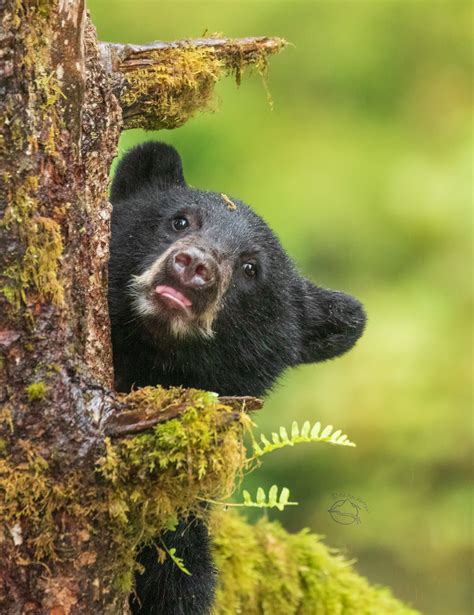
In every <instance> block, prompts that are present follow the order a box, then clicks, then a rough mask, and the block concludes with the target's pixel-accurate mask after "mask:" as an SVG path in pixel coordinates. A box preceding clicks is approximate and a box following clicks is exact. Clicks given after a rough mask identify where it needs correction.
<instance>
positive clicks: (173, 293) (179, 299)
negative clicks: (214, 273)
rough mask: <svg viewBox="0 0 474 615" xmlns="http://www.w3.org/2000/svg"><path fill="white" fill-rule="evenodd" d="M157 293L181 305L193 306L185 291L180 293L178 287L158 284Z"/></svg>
mask: <svg viewBox="0 0 474 615" xmlns="http://www.w3.org/2000/svg"><path fill="white" fill-rule="evenodd" d="M155 293H157V294H158V295H161V296H163V297H167V298H168V299H171V300H172V301H174V302H176V303H177V304H178V305H180V306H181V307H184V308H186V307H191V306H192V302H191V301H190V300H189V299H188V298H187V297H185V296H184V295H183V293H180V292H179V290H176V288H173V287H172V286H157V287H156V288H155Z"/></svg>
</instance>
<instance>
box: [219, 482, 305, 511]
mask: <svg viewBox="0 0 474 615" xmlns="http://www.w3.org/2000/svg"><path fill="white" fill-rule="evenodd" d="M242 495H243V498H244V501H243V502H242V503H238V504H231V505H232V506H245V507H248V508H278V510H280V511H281V510H284V508H285V506H297V505H298V502H290V501H289V500H290V490H289V489H288V488H287V487H283V489H282V490H281V492H280V496H278V487H277V486H276V485H272V486H271V487H270V491H269V492H268V497H267V494H266V493H265V490H264V489H263V488H262V487H259V488H258V489H257V495H256V498H255V501H253V500H252V498H251V496H250V494H249V492H248V491H246V490H244V491H243V492H242Z"/></svg>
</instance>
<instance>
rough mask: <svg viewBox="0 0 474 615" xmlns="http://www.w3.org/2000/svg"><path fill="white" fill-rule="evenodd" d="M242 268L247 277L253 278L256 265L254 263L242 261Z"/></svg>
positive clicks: (255, 272) (255, 273)
mask: <svg viewBox="0 0 474 615" xmlns="http://www.w3.org/2000/svg"><path fill="white" fill-rule="evenodd" d="M242 268H243V270H244V273H245V275H246V276H248V277H249V278H254V277H255V276H256V275H257V265H255V263H244V264H243V265H242Z"/></svg>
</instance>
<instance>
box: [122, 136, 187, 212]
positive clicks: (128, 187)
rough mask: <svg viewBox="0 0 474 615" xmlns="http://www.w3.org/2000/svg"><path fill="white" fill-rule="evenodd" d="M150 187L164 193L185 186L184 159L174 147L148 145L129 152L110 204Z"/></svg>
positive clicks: (125, 157) (162, 144)
mask: <svg viewBox="0 0 474 615" xmlns="http://www.w3.org/2000/svg"><path fill="white" fill-rule="evenodd" d="M150 184H152V185H155V186H156V187H157V188H159V189H161V190H164V189H166V188H171V187H173V186H183V185H185V181H184V176H183V165H182V162H181V158H180V156H179V154H178V152H177V151H176V150H175V149H174V147H171V145H167V144H166V143H160V142H159V141H148V142H147V143H142V144H141V145H137V146H136V147H134V148H133V149H131V150H130V151H129V152H127V153H126V154H125V156H124V157H123V158H122V160H121V161H120V162H119V164H118V166H117V170H116V172H115V176H114V179H113V181H112V186H111V189H110V200H111V201H112V203H116V202H117V201H120V200H123V199H126V198H128V197H130V196H131V195H132V194H134V193H135V192H137V191H138V190H140V189H141V188H143V186H146V185H150Z"/></svg>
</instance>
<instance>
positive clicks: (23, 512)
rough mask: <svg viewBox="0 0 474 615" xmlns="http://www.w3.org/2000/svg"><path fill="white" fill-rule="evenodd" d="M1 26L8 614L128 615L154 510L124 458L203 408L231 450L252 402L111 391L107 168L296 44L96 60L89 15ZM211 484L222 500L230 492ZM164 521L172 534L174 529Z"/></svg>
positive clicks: (1, 377) (5, 11)
mask: <svg viewBox="0 0 474 615" xmlns="http://www.w3.org/2000/svg"><path fill="white" fill-rule="evenodd" d="M0 17H1V22H0V27H1V29H0V37H1V51H0V79H1V81H0V118H1V119H0V122H1V123H0V126H1V129H0V130H1V132H0V182H1V186H0V204H1V214H2V221H1V223H0V254H1V260H2V279H1V281H0V290H1V292H0V310H1V312H0V313H1V315H0V351H1V354H0V403H1V409H0V522H1V524H0V611H1V612H2V613H5V614H9V615H13V614H20V613H21V614H23V613H48V614H50V615H61V614H69V613H70V614H79V613H87V614H90V613H114V614H116V613H120V612H124V611H125V610H126V607H125V606H124V604H125V598H124V597H125V596H126V593H127V591H128V590H129V589H130V579H131V575H132V570H131V568H130V566H131V564H130V562H129V561H127V562H125V564H123V565H121V566H119V567H117V566H116V567H115V568H114V565H112V564H114V562H117V561H122V560H123V558H124V557H125V556H124V553H125V554H126V553H128V554H129V553H130V550H131V551H132V555H133V546H134V545H135V544H137V541H138V540H139V539H140V537H141V536H142V535H141V534H139V533H138V534H135V535H134V536H133V537H131V536H130V535H129V534H127V531H128V529H129V527H130V526H131V525H133V523H132V522H133V516H132V512H133V511H132V509H134V508H133V507H134V506H135V503H136V500H137V499H138V500H139V502H138V504H141V505H142V508H141V509H139V507H138V504H137V509H136V510H140V511H142V512H140V515H145V513H144V512H143V510H145V509H146V502H148V500H146V499H143V498H145V496H144V495H143V494H142V495H140V494H141V492H140V491H139V484H138V483H137V484H135V487H134V491H133V492H128V491H127V488H128V485H129V484H131V483H133V477H132V478H130V476H129V475H128V474H127V478H126V479H125V478H123V477H121V475H120V473H119V471H118V470H117V467H118V468H119V469H120V468H121V466H120V460H122V461H123V462H124V463H125V462H127V463H130V464H132V465H133V463H134V460H133V459H132V458H131V457H127V455H129V454H130V446H131V444H130V442H132V441H133V438H132V439H130V438H129V439H128V440H127V439H126V438H125V437H126V436H129V434H132V433H137V432H142V431H143V430H149V429H150V428H151V427H153V426H154V425H156V424H157V423H159V422H160V421H162V420H165V419H167V418H171V417H173V416H177V415H179V414H180V413H183V412H185V411H186V409H187V408H188V407H189V405H190V403H191V401H192V404H193V405H196V404H198V403H200V404H202V405H203V408H208V407H209V408H211V410H212V412H214V414H212V417H211V418H212V425H213V426H214V427H215V429H216V430H217V432H219V433H221V434H223V435H221V436H219V437H220V438H221V440H220V444H222V439H224V440H225V438H226V435H225V434H226V433H227V432H228V431H229V429H230V430H232V429H234V427H235V425H236V424H237V422H238V421H237V422H236V420H235V419H236V418H238V416H239V414H240V412H239V411H240V410H241V409H242V406H245V405H246V404H247V405H248V404H249V402H248V400H233V401H232V400H231V402H228V401H226V403H227V404H228V403H230V407H228V406H225V405H223V404H221V403H220V402H219V401H218V400H217V401H216V400H215V399H208V398H206V399H204V397H200V398H199V399H197V398H196V397H195V396H194V397H192V399H191V398H190V397H189V395H196V394H191V393H189V394H188V393H186V392H183V391H175V392H168V393H166V394H164V393H163V392H160V391H159V390H154V391H153V392H150V393H149V394H148V395H147V394H146V392H141V393H139V394H131V395H130V396H118V395H115V394H114V393H113V392H112V388H113V387H112V367H111V365H112V364H111V347H110V338H109V323H108V313H107V303H106V285H107V258H108V233H109V218H110V205H109V203H108V201H107V186H108V173H109V168H110V163H111V161H112V159H113V157H114V156H115V154H116V150H117V143H118V138H119V133H120V130H121V129H122V127H123V125H124V126H125V127H128V126H142V127H147V128H156V127H161V126H167V127H170V126H176V125H179V124H181V123H182V122H184V121H186V119H188V118H189V117H190V116H191V115H192V114H193V113H194V112H195V111H196V110H197V109H199V108H201V107H202V106H204V105H205V104H206V102H207V101H208V99H209V96H210V93H211V91H212V86H213V84H214V82H215V80H216V79H217V77H218V76H221V75H224V74H227V73H229V72H234V73H235V74H236V75H237V77H238V76H239V74H240V70H241V67H242V66H244V65H246V64H255V65H257V68H259V69H260V70H262V69H263V68H264V65H265V58H266V56H267V55H268V54H269V53H273V52H275V51H278V50H279V49H280V48H281V47H282V46H283V42H282V41H281V40H279V39H243V40H242V41H235V42H233V41H229V40H227V39H222V40H216V39H211V40H209V41H199V42H198V43H197V44H196V45H193V44H192V42H191V43H190V42H178V43H175V44H171V45H170V44H163V43H155V44H152V45H151V46H148V47H146V48H143V47H127V46H117V45H107V44H100V49H99V44H98V43H97V40H96V34H95V30H94V28H93V26H92V25H91V23H90V22H89V20H88V17H87V13H86V9H85V5H84V0H49V1H46V0H0ZM163 71H164V72H165V73H166V77H167V78H166V79H165V80H164V79H162V75H163ZM190 75H191V76H192V79H193V80H194V81H190ZM196 92H197V94H196ZM164 93H165V94H166V96H164V95H163V94H164ZM122 109H123V115H122ZM122 117H123V119H122ZM123 122H124V123H123ZM252 403H253V404H254V403H255V402H251V403H250V405H252ZM236 410H238V412H236ZM209 416H211V415H209ZM216 417H217V419H216ZM219 417H222V419H221V418H219ZM209 420H210V421H211V419H209ZM229 425H230V426H231V427H230V428H229ZM237 431H238V430H237ZM236 433H237V432H236ZM106 434H109V435H110V436H111V437H114V438H115V439H117V438H125V440H126V442H125V444H124V445H123V446H122V448H121V443H120V442H119V443H117V441H116V440H114V442H111V441H110V440H107V439H104V436H105V435H106ZM237 435H238V434H237ZM233 437H234V440H235V433H234V434H233ZM237 440H238V438H237ZM143 442H144V440H143V438H142V439H141V440H140V446H144V444H143ZM148 444H149V443H148ZM148 444H147V445H148ZM227 444H228V445H229V446H231V443H230V440H229V441H228V442H227ZM150 446H151V445H150ZM147 450H150V449H149V448H148V449H147ZM235 450H236V451H237V449H235ZM228 452H229V450H227V453H228ZM120 455H122V457H120ZM239 455H240V453H239V451H237V452H236V456H237V457H239ZM237 457H236V459H237ZM119 458H120V459H119ZM239 458H240V457H239ZM131 459H132V461H130V460H131ZM237 467H238V463H237V464H236V466H235V467H234V469H233V471H234V472H235V470H236V468H237ZM191 469H192V468H191ZM191 469H190V471H189V476H191V477H192V471H191ZM124 471H125V470H124ZM134 472H135V474H134V475H133V476H134V477H136V476H138V477H139V479H140V480H141V478H142V476H141V474H140V472H141V469H140V468H138V469H137V467H135V469H134ZM213 472H214V474H212V476H211V479H212V480H211V479H210V480H211V483H212V484H211V483H210V486H209V493H210V494H212V493H216V492H217V491H218V484H219V483H221V482H222V481H223V480H224V479H225V480H224V482H226V481H227V483H228V482H229V480H230V479H229V475H228V474H229V473H227V474H224V473H223V472H222V471H221V470H219V471H217V470H213ZM219 472H220V474H219ZM122 478H123V481H122V482H120V481H121V480H122ZM231 478H233V477H231ZM156 480H157V481H158V482H157V484H158V483H159V481H162V478H156ZM190 480H191V479H190ZM127 481H128V482H127ZM163 484H164V483H163V482H161V483H159V485H158V486H159V487H160V488H164V487H163ZM111 485H114V486H115V488H117V489H118V487H117V485H120V489H121V491H120V497H119V496H118V495H117V493H118V492H114V494H112V495H111V491H110V489H111ZM160 485H161V486H160ZM188 487H189V485H188ZM157 488H158V487H157ZM188 491H189V489H188ZM190 491H191V492H192V494H194V495H196V493H197V492H196V491H194V492H193V490H192V489H190ZM160 493H161V491H160ZM137 494H139V495H137ZM139 496H140V497H142V496H143V497H142V500H140V497H139ZM147 497H148V496H147ZM127 498H128V499H127ZM134 498H135V499H134ZM144 503H145V505H144ZM186 506H188V508H189V507H190V506H191V502H187V503H186V502H181V503H180V504H179V505H175V506H174V508H173V507H172V506H170V507H169V510H168V511H167V514H168V516H170V515H171V514H172V513H174V512H175V510H183V509H186ZM154 514H155V513H154ZM156 514H158V513H156ZM156 514H155V517H153V519H155V521H156V522H157V523H158V520H161V521H163V519H165V517H166V515H165V512H163V511H161V512H160V513H159V515H158V516H156ZM137 515H138V513H137ZM160 515H161V516H160ZM117 528H119V529H120V532H121V533H120V532H119V533H117V532H118V529H117ZM152 529H153V528H152ZM141 531H144V530H143V528H142V530H141ZM119 539H120V540H119ZM122 539H123V540H122ZM121 541H122V542H121ZM123 541H125V542H123ZM127 541H128V542H127ZM120 558H122V560H121V559H120ZM122 563H123V562H122ZM127 566H128V568H127Z"/></svg>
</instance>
